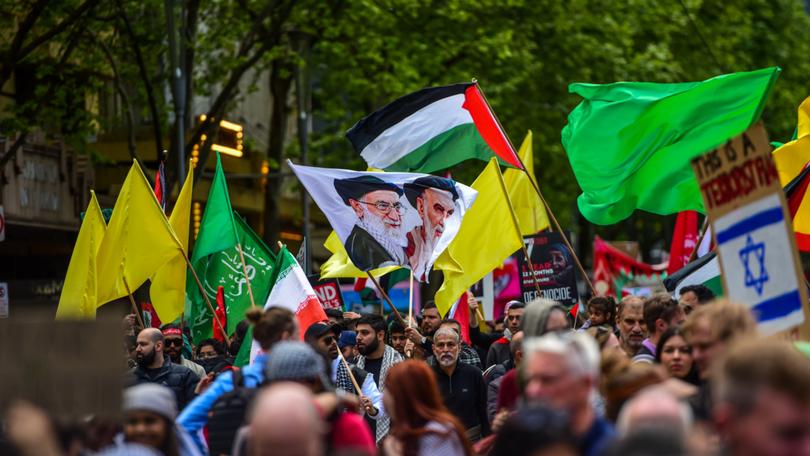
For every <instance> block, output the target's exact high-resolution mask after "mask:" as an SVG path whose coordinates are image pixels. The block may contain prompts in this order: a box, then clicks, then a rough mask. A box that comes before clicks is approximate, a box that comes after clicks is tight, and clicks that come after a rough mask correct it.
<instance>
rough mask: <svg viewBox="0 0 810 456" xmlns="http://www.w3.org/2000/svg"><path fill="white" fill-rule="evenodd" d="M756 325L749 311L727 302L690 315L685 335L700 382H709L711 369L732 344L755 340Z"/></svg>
mask: <svg viewBox="0 0 810 456" xmlns="http://www.w3.org/2000/svg"><path fill="white" fill-rule="evenodd" d="M756 325H757V323H756V321H755V320H754V317H753V316H752V315H751V311H750V310H749V309H748V307H746V306H744V305H742V304H735V303H732V302H731V301H728V300H725V299H721V300H719V301H717V302H714V303H711V304H708V305H705V306H700V307H698V308H697V309H695V311H694V312H692V313H691V314H689V318H687V319H686V322H685V323H684V324H683V333H684V336H686V341H687V342H688V343H689V345H691V346H692V358H693V360H694V363H695V364H696V365H697V368H698V373H699V374H700V378H701V380H706V379H708V378H709V374H710V371H711V368H712V365H713V364H714V362H715V361H716V360H718V359H720V358H721V357H722V356H723V354H724V353H725V352H726V350H727V348H728V346H729V345H730V344H731V343H732V342H734V341H735V340H745V339H748V338H753V337H755V335H756V327H757V326H756Z"/></svg>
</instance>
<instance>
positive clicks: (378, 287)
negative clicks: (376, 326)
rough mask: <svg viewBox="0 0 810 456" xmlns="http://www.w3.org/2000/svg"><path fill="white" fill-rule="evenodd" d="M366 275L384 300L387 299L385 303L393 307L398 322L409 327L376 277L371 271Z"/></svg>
mask: <svg viewBox="0 0 810 456" xmlns="http://www.w3.org/2000/svg"><path fill="white" fill-rule="evenodd" d="M366 275H368V278H369V279H371V282H372V283H374V286H375V287H377V289H378V290H380V293H381V294H382V296H383V299H385V302H387V303H388V305H389V306H391V310H393V311H394V316H396V317H397V320H399V322H400V323H402V326H406V327H407V326H408V325H407V324H406V323H405V320H403V319H402V315H400V314H399V311H398V310H397V308H396V307H394V303H393V302H391V298H389V297H388V293H386V292H385V290H383V289H382V287H381V286H380V283H379V282H377V279H375V278H374V276H373V275H371V272H370V271H366Z"/></svg>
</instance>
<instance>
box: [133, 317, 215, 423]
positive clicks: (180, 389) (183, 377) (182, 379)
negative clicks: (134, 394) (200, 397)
mask: <svg viewBox="0 0 810 456" xmlns="http://www.w3.org/2000/svg"><path fill="white" fill-rule="evenodd" d="M136 343H137V347H136V348H135V361H136V362H137V363H138V365H137V366H136V367H134V368H133V369H132V370H130V371H129V373H128V379H127V381H126V383H127V384H128V385H140V384H141V383H157V384H159V385H163V386H166V387H168V388H169V389H170V390H172V392H174V395H175V397H176V398H177V406H178V408H179V409H182V408H183V407H185V406H186V404H188V403H189V402H190V401H191V400H192V399H194V388H195V387H196V386H197V383H198V382H199V381H200V378H199V377H198V376H197V375H196V374H195V373H194V372H192V371H191V369H189V368H187V367H184V366H181V365H179V364H174V363H172V361H171V359H170V358H169V356H168V355H167V354H165V353H164V348H165V341H164V338H163V333H162V332H161V331H160V330H159V329H157V328H146V329H144V330H142V331H141V332H140V333H138V338H137V342H136Z"/></svg>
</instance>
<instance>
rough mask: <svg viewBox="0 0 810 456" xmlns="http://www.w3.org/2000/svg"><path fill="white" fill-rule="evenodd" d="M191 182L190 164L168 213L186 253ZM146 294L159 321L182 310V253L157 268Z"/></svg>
mask: <svg viewBox="0 0 810 456" xmlns="http://www.w3.org/2000/svg"><path fill="white" fill-rule="evenodd" d="M193 185H194V169H193V168H191V167H189V169H188V175H187V176H186V182H185V183H184V184H183V188H182V189H181V190H180V194H179V195H177V201H176V202H175V204H174V209H173V210H172V215H170V216H169V224H170V225H171V226H172V229H173V230H174V233H175V234H176V235H177V238H178V240H180V244H181V245H182V246H183V251H184V252H186V254H187V255H188V236H189V224H190V223H191V196H192V193H193V191H194V190H193ZM149 296H150V297H151V298H152V306H153V307H154V308H155V312H157V314H158V317H159V318H160V321H162V322H164V323H168V322H170V321H174V320H175V319H177V317H179V316H180V314H182V313H183V308H184V307H185V304H186V260H185V259H184V258H183V257H182V256H176V257H174V258H173V259H171V260H169V262H168V263H166V264H164V265H163V266H162V267H161V268H160V269H158V271H157V272H156V273H155V275H154V276H153V277H152V285H151V287H150V288H149Z"/></svg>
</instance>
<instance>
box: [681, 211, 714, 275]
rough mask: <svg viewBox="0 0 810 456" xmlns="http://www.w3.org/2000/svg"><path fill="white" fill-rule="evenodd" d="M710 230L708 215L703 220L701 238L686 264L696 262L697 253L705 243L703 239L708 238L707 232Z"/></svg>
mask: <svg viewBox="0 0 810 456" xmlns="http://www.w3.org/2000/svg"><path fill="white" fill-rule="evenodd" d="M708 228H709V216H708V215H707V216H706V218H705V219H703V227H701V229H700V236H699V237H698V240H697V244H695V248H694V249H692V253H691V254H689V260H688V261H687V262H686V264H689V263H691V262H692V261H694V259H695V257H696V256H697V251H698V249H699V248H700V244H702V243H703V238H704V237H706V231H708ZM684 266H686V265H684Z"/></svg>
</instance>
